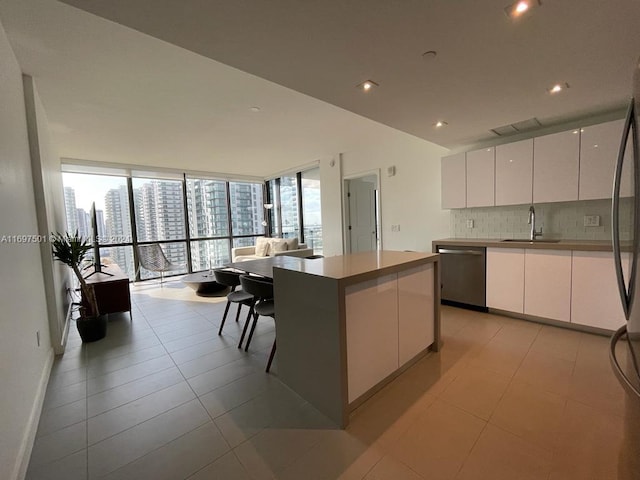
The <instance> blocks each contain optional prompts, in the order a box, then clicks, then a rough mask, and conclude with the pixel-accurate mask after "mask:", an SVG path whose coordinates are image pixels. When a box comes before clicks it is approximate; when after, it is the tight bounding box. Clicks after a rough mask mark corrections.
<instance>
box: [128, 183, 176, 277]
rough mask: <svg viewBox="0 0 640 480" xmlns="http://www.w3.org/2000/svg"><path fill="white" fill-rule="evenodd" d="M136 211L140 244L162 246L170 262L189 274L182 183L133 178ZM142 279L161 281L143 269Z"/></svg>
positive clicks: (141, 270) (155, 273)
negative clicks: (157, 244)
mask: <svg viewBox="0 0 640 480" xmlns="http://www.w3.org/2000/svg"><path fill="white" fill-rule="evenodd" d="M132 185H133V207H134V212H135V221H136V233H137V240H138V243H139V244H144V243H160V244H161V245H162V250H163V252H164V254H165V256H166V257H167V259H168V260H169V261H170V262H171V263H172V264H174V265H180V266H181V267H182V268H181V269H180V270H176V271H175V272H174V273H186V272H187V270H188V267H187V238H186V228H185V216H184V197H183V192H182V181H180V180H164V179H155V178H133V179H132ZM140 276H141V278H143V279H146V278H155V277H159V276H160V274H159V273H158V272H151V271H148V270H146V269H145V268H141V269H140Z"/></svg>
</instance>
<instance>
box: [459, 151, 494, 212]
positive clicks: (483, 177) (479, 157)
mask: <svg viewBox="0 0 640 480" xmlns="http://www.w3.org/2000/svg"><path fill="white" fill-rule="evenodd" d="M495 151H496V149H495V147H490V148H482V149H480V150H474V151H472V152H467V181H466V183H467V208H468V207H492V206H494V205H495V179H496V176H495V169H496V165H495Z"/></svg>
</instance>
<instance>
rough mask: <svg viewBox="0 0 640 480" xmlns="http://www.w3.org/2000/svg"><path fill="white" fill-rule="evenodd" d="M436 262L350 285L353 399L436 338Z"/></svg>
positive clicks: (347, 295)
mask: <svg viewBox="0 0 640 480" xmlns="http://www.w3.org/2000/svg"><path fill="white" fill-rule="evenodd" d="M434 286H435V279H434V264H433V263H429V264H425V265H421V266H419V267H415V268H410V269H407V270H405V271H402V272H399V273H397V274H391V275H385V276H383V277H379V278H377V279H375V280H368V281H365V282H362V283H358V284H356V285H352V286H349V287H347V288H346V289H345V310H346V312H345V313H346V318H347V323H346V330H347V332H346V333H347V372H348V374H347V378H348V392H349V393H348V401H349V402H353V401H354V400H356V399H357V398H358V397H360V396H361V395H362V394H364V393H366V392H367V391H368V390H369V389H370V388H372V387H374V386H375V385H377V384H378V383H380V381H381V380H383V379H384V378H386V377H387V376H389V375H391V374H392V373H393V372H395V371H396V370H398V368H399V367H401V366H402V365H404V364H405V363H407V362H408V361H409V360H411V359H413V358H414V357H415V356H416V355H418V354H419V353H420V352H422V351H423V350H425V349H426V348H427V347H429V345H431V344H432V343H433V342H434V322H435V310H434V302H435V288H434Z"/></svg>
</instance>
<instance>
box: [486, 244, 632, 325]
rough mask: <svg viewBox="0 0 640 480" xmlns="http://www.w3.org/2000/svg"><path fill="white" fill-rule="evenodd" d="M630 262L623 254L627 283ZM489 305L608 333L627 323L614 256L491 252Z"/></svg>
mask: <svg viewBox="0 0 640 480" xmlns="http://www.w3.org/2000/svg"><path fill="white" fill-rule="evenodd" d="M630 262H631V255H630V254H628V253H623V254H622V271H623V273H624V276H625V279H628V274H629V271H630ZM487 306H488V307H489V308H495V309H499V310H505V311H507V312H513V313H524V314H526V315H534V316H536V317H543V318H549V319H553V320H560V321H563V322H571V323H575V324H579V325H586V326H590V327H597V328H602V329H605V330H617V329H618V328H619V327H621V326H622V325H623V324H624V322H625V318H624V312H623V310H622V305H621V303H620V297H619V294H618V286H617V281H616V273H615V267H614V264H613V253H612V252H580V251H573V252H572V251H569V250H536V249H522V248H487Z"/></svg>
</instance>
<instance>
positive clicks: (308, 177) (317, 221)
mask: <svg viewBox="0 0 640 480" xmlns="http://www.w3.org/2000/svg"><path fill="white" fill-rule="evenodd" d="M302 218H303V220H304V241H305V243H306V244H307V245H308V246H309V248H313V251H314V253H315V254H321V253H322V216H321V208H320V169H319V168H314V169H311V170H305V171H304V172H302Z"/></svg>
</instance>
